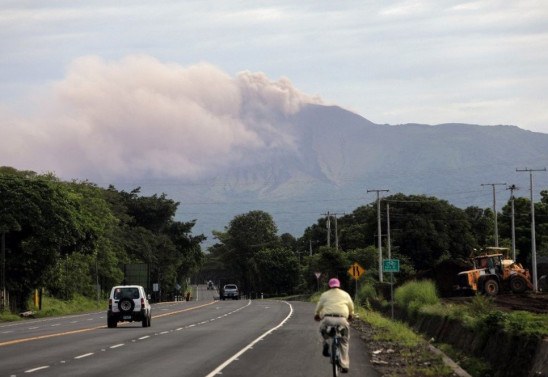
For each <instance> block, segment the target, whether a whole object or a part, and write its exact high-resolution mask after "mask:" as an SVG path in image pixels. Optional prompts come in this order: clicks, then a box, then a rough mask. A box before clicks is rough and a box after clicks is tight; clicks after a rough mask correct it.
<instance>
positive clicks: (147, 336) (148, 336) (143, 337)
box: [139, 335, 150, 340]
mask: <svg viewBox="0 0 548 377" xmlns="http://www.w3.org/2000/svg"><path fill="white" fill-rule="evenodd" d="M146 338H150V335H145V336H142V337H140V338H139V340H143V339H146Z"/></svg>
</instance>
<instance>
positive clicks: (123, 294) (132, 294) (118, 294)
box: [114, 288, 139, 300]
mask: <svg viewBox="0 0 548 377" xmlns="http://www.w3.org/2000/svg"><path fill="white" fill-rule="evenodd" d="M122 298H131V299H134V298H139V288H116V289H115V290H114V299H115V300H120V299H122Z"/></svg>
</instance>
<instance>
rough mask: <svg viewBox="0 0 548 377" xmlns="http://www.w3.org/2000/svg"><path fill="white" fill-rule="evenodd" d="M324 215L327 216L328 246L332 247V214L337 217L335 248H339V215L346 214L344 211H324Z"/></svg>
mask: <svg viewBox="0 0 548 377" xmlns="http://www.w3.org/2000/svg"><path fill="white" fill-rule="evenodd" d="M322 215H323V216H327V246H328V247H331V216H333V217H335V250H339V231H338V229H337V216H339V215H344V213H331V212H327V213H322Z"/></svg>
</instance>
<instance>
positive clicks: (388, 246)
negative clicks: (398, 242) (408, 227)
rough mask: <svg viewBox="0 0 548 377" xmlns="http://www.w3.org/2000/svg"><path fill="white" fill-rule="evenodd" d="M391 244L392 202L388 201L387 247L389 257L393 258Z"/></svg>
mask: <svg viewBox="0 0 548 377" xmlns="http://www.w3.org/2000/svg"><path fill="white" fill-rule="evenodd" d="M390 244H391V240H390V203H388V202H386V247H387V251H388V259H392V247H391V245H390Z"/></svg>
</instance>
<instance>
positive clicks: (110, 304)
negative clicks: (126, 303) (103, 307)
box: [108, 298, 112, 310]
mask: <svg viewBox="0 0 548 377" xmlns="http://www.w3.org/2000/svg"><path fill="white" fill-rule="evenodd" d="M108 308H109V309H110V310H112V299H111V298H109V299H108Z"/></svg>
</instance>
